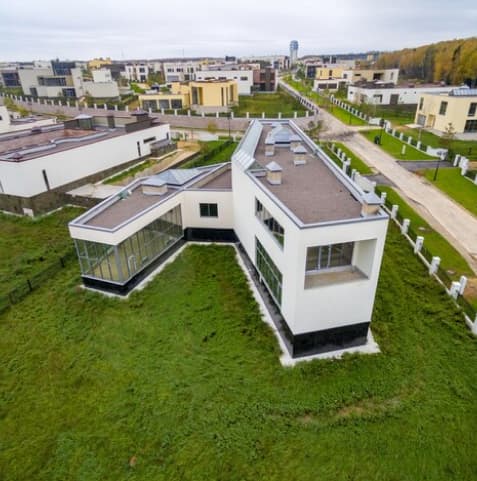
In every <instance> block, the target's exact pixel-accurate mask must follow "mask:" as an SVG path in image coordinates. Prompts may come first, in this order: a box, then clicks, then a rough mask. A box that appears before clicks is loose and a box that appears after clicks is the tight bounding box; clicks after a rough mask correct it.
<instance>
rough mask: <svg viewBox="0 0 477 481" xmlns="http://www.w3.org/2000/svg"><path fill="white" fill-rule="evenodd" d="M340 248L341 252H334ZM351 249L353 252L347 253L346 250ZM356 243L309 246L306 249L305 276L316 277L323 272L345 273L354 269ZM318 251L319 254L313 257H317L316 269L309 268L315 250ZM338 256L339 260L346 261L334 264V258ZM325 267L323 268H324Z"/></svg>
mask: <svg viewBox="0 0 477 481" xmlns="http://www.w3.org/2000/svg"><path fill="white" fill-rule="evenodd" d="M338 247H340V248H341V252H339V253H336V252H333V251H334V249H333V248H335V249H337V248H338ZM346 248H350V249H351V252H350V253H347V252H345V251H344V250H345V249H346ZM354 248H355V242H353V241H350V242H336V243H334V244H322V245H318V246H308V247H307V249H306V258H305V275H314V274H319V273H322V272H333V271H343V270H348V269H351V268H352V267H353V257H354ZM314 249H316V250H317V252H316V254H315V255H314V256H313V257H316V260H315V261H314V268H309V259H310V257H311V256H312V252H313V250H314ZM337 254H338V256H339V260H340V261H341V260H343V259H344V260H345V261H346V263H344V262H338V263H335V262H333V258H334V256H336V255H337ZM335 259H336V257H335ZM322 265H323V266H322Z"/></svg>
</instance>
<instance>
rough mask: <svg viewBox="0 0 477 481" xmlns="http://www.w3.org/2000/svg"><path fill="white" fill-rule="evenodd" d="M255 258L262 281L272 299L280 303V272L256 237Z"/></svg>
mask: <svg viewBox="0 0 477 481" xmlns="http://www.w3.org/2000/svg"><path fill="white" fill-rule="evenodd" d="M255 259H256V267H257V269H258V271H259V272H260V274H261V276H262V280H263V282H264V283H265V285H266V286H267V287H268V290H269V291H270V294H271V296H272V297H273V299H274V301H275V302H276V303H277V304H278V305H280V304H281V302H282V273H281V272H280V271H279V270H278V268H277V266H276V265H275V263H274V262H273V261H272V258H271V257H270V256H269V255H268V252H267V251H266V250H265V249H264V247H263V246H262V244H261V243H260V241H259V240H258V239H257V238H255Z"/></svg>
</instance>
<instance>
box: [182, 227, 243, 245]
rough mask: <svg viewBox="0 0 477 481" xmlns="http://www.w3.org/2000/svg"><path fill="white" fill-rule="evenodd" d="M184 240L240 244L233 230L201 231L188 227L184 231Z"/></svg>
mask: <svg viewBox="0 0 477 481" xmlns="http://www.w3.org/2000/svg"><path fill="white" fill-rule="evenodd" d="M184 239H185V240H186V241H194V242H238V239H237V236H236V235H235V231H234V230H233V229H201V228H196V227H188V228H187V229H185V230H184Z"/></svg>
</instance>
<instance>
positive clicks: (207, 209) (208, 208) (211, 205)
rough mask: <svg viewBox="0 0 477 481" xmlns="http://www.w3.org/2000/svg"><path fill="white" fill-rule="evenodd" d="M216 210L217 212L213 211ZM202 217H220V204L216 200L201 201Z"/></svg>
mask: <svg viewBox="0 0 477 481" xmlns="http://www.w3.org/2000/svg"><path fill="white" fill-rule="evenodd" d="M214 210H215V214H214V213H213V211H214ZM199 215H200V217H212V218H214V219H216V218H218V217H219V206H218V204H217V203H216V202H199Z"/></svg>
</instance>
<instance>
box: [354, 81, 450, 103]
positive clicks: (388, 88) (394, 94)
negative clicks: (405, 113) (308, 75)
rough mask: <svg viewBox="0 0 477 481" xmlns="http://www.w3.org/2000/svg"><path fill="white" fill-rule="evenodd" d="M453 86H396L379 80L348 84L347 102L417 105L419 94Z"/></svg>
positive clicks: (446, 90)
mask: <svg viewBox="0 0 477 481" xmlns="http://www.w3.org/2000/svg"><path fill="white" fill-rule="evenodd" d="M455 88H457V87H455V86H448V85H447V86H446V85H436V84H429V85H415V86H407V87H396V86H395V85H394V84H385V83H380V82H377V83H374V84H367V85H350V86H349V87H348V102H353V103H367V104H371V105H417V104H418V102H419V98H420V96H421V95H422V94H424V93H435V94H441V93H448V92H451V91H452V90H454V89H455Z"/></svg>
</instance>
